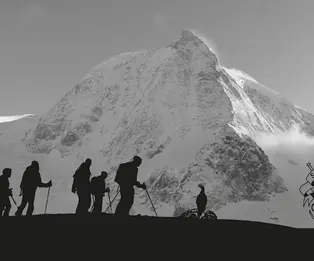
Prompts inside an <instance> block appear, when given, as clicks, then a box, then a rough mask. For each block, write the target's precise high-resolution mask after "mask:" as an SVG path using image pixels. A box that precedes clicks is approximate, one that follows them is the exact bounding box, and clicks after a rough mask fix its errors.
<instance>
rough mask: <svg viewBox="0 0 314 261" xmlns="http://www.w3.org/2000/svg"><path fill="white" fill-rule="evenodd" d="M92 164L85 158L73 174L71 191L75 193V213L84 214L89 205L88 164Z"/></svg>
mask: <svg viewBox="0 0 314 261" xmlns="http://www.w3.org/2000/svg"><path fill="white" fill-rule="evenodd" d="M91 165H92V160H91V159H89V158H88V159H86V160H85V162H83V163H82V164H81V165H80V166H79V168H78V169H77V170H76V171H75V174H74V175H73V184H72V192H73V193H77V196H78V204H77V207H76V214H86V213H88V209H89V207H90V205H91V194H90V177H91V172H90V166H91Z"/></svg>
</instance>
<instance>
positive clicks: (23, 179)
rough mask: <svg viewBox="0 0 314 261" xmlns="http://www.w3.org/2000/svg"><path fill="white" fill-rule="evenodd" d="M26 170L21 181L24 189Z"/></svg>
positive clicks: (21, 186)
mask: <svg viewBox="0 0 314 261" xmlns="http://www.w3.org/2000/svg"><path fill="white" fill-rule="evenodd" d="M24 185H25V172H24V173H23V177H22V181H21V184H20V188H21V189H22V190H23V188H24V187H25V186H24Z"/></svg>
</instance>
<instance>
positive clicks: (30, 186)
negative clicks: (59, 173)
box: [15, 161, 52, 216]
mask: <svg viewBox="0 0 314 261" xmlns="http://www.w3.org/2000/svg"><path fill="white" fill-rule="evenodd" d="M51 186H52V183H51V180H50V181H49V182H47V183H43V182H42V181H41V176H40V172H39V164H38V162H37V161H33V162H32V164H31V165H30V166H28V167H27V168H26V170H25V171H24V174H23V177H22V181H21V185H20V188H21V194H20V196H21V195H22V203H21V205H20V206H19V207H18V209H17V211H16V212H15V215H16V216H21V215H22V212H23V210H24V208H25V207H26V205H27V204H28V208H27V212H26V215H27V216H31V215H32V214H33V211H34V200H35V195H36V190H37V188H38V187H40V188H48V187H51Z"/></svg>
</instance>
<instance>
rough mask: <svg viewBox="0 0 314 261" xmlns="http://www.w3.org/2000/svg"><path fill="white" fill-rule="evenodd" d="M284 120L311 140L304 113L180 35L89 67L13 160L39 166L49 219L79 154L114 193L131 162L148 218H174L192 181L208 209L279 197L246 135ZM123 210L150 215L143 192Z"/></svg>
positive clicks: (276, 129) (189, 202)
mask: <svg viewBox="0 0 314 261" xmlns="http://www.w3.org/2000/svg"><path fill="white" fill-rule="evenodd" d="M294 123H298V124H300V125H301V126H302V128H303V130H305V131H306V132H307V133H309V134H312V133H313V129H314V128H313V123H314V116H313V115H311V114H310V113H307V112H306V111H304V110H302V109H300V108H298V107H296V106H294V105H293V104H292V103H290V102H288V101H286V100H285V99H284V98H282V97H280V95H278V94H276V93H275V92H273V91H271V90H269V89H267V88H266V87H265V86H263V85H261V84H259V83H258V82H257V81H255V80H254V79H253V78H252V77H250V76H248V75H246V74H244V73H243V72H240V71H238V70H235V69H227V68H225V67H223V66H222V65H220V64H219V62H218V59H217V56H216V55H215V54H214V53H213V52H212V51H211V50H210V48H208V46H207V45H206V44H205V43H204V42H203V41H202V40H201V39H200V38H199V37H198V36H197V35H195V34H193V33H192V32H191V31H189V30H183V31H182V35H181V37H180V38H179V39H177V40H175V41H174V42H173V43H172V44H171V45H169V46H167V47H164V48H158V49H156V50H152V51H142V52H134V53H124V54H121V55H118V56H116V57H113V58H112V59H109V60H107V61H105V62H103V63H101V64H100V65H98V66H96V67H95V68H93V69H92V70H91V71H90V72H89V73H88V74H87V75H86V76H85V77H84V78H83V79H82V80H81V81H80V83H79V84H77V85H76V86H75V87H74V88H72V89H71V90H70V91H69V92H68V93H66V95H65V96H64V97H63V98H62V99H61V101H59V102H58V103H57V104H56V105H55V106H54V107H53V108H52V109H51V110H50V111H49V112H48V113H46V114H45V115H42V116H41V117H40V118H38V121H36V124H34V126H33V128H32V129H31V131H30V132H28V133H26V136H25V137H23V139H21V141H22V144H23V146H25V147H24V148H23V149H21V152H20V153H21V154H23V155H27V157H26V156H25V157H26V158H27V160H28V159H29V158H31V157H33V158H39V159H41V160H42V161H41V162H40V164H41V165H42V166H43V170H42V171H46V173H49V174H47V176H49V177H52V178H53V179H54V180H58V181H57V185H56V186H55V187H54V189H55V198H54V202H55V203H53V206H54V207H51V211H52V209H53V211H56V212H64V211H66V210H65V209H66V208H67V206H68V205H67V204H72V205H71V209H69V207H68V210H67V212H71V211H73V209H74V207H75V206H73V204H74V202H75V200H76V199H75V198H73V195H71V192H70V189H69V188H70V186H71V184H70V183H71V182H72V175H73V171H74V170H75V167H76V166H77V165H78V164H80V163H81V162H82V161H83V160H84V159H85V158H86V157H91V158H92V159H93V166H92V172H93V174H94V175H98V174H99V173H100V171H101V170H107V171H108V172H109V177H108V181H109V184H110V186H111V189H112V190H114V189H115V186H116V185H115V183H113V182H112V180H113V178H114V174H115V170H116V169H117V167H118V164H120V163H121V162H125V161H128V160H130V159H131V158H132V157H133V156H134V155H139V156H141V157H142V158H143V164H142V165H141V166H140V168H139V179H140V180H141V181H146V183H147V184H149V189H148V191H149V192H150V193H151V198H152V200H153V202H154V204H155V207H156V209H157V212H158V213H159V215H161V216H163V215H164V216H169V215H170V216H172V215H174V216H176V215H179V214H181V213H182V212H184V211H185V210H187V209H190V208H194V207H195V197H196V196H197V194H198V192H199V189H198V187H197V185H198V184H199V183H200V182H202V183H203V184H204V186H205V191H206V194H207V196H208V199H209V200H208V205H207V207H208V208H209V209H211V210H214V211H218V210H219V209H221V208H222V207H223V206H227V205H230V204H232V203H237V202H243V201H250V202H251V201H254V202H256V201H261V202H264V201H268V200H270V199H271V198H273V197H274V196H276V194H278V193H279V194H280V193H284V192H287V190H288V188H287V186H286V184H285V183H284V179H283V178H282V177H281V176H280V173H279V172H278V170H277V169H276V168H275V167H274V166H273V164H272V163H271V161H270V159H269V157H268V156H267V155H266V154H265V152H264V151H263V149H261V147H259V146H258V144H257V143H256V142H255V138H256V137H257V136H258V135H260V134H261V133H263V134H276V133H281V132H284V131H287V130H289V129H290V128H291V126H293V124H294ZM0 139H1V136H0ZM56 162H57V163H56ZM24 163H25V164H26V161H24ZM27 164H29V162H27ZM48 166H49V167H48ZM58 194H59V195H62V198H61V196H59V198H58ZM70 198H71V199H70ZM114 205H115V204H114ZM132 211H133V212H132V213H134V214H136V213H141V214H148V215H153V214H154V212H153V209H152V208H151V206H150V202H149V200H148V198H147V195H146V194H145V193H144V192H143V191H140V190H137V196H136V198H135V204H134V208H133V210H132ZM218 218H219V217H218ZM230 218H232V217H230Z"/></svg>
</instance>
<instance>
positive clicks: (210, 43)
mask: <svg viewBox="0 0 314 261" xmlns="http://www.w3.org/2000/svg"><path fill="white" fill-rule="evenodd" d="M190 31H191V32H192V33H193V34H194V35H195V36H197V37H198V38H199V39H200V40H201V41H202V42H203V43H204V44H205V45H206V46H207V47H208V49H209V50H210V51H211V52H212V53H214V54H215V55H216V56H217V59H218V60H219V52H218V48H217V45H216V44H215V42H214V41H213V40H212V39H211V38H209V37H207V36H205V35H204V34H202V33H200V32H199V30H196V29H190Z"/></svg>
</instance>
